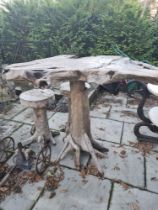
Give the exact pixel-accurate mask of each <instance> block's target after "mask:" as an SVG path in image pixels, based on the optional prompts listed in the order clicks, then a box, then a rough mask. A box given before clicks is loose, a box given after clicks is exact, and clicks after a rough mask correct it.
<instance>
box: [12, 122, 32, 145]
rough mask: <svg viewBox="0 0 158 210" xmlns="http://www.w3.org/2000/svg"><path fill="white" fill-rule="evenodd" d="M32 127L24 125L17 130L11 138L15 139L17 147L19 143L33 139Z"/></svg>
mask: <svg viewBox="0 0 158 210" xmlns="http://www.w3.org/2000/svg"><path fill="white" fill-rule="evenodd" d="M30 130H31V126H30V125H22V126H21V127H20V128H19V129H18V130H16V131H15V132H14V133H13V134H12V135H11V136H12V137H13V138H14V141H15V145H17V143H18V142H23V141H25V140H27V139H28V138H29V137H31V134H30Z"/></svg>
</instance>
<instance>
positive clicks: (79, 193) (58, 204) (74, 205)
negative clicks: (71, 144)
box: [34, 169, 111, 210]
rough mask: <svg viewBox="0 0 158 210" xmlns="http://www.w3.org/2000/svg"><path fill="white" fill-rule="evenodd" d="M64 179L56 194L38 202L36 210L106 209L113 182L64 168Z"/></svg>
mask: <svg viewBox="0 0 158 210" xmlns="http://www.w3.org/2000/svg"><path fill="white" fill-rule="evenodd" d="M64 176H65V177H64V180H63V181H62V182H60V186H59V188H58V189H57V190H56V195H55V196H54V197H53V198H52V199H49V198H48V196H49V195H48V193H47V192H45V193H44V195H43V196H42V197H41V198H40V199H39V200H38V202H37V203H36V205H35V207H34V210H52V209H54V210H97V209H99V210H106V209H107V206H108V200H109V195H110V189H111V183H110V181H108V180H100V179H98V178H97V177H94V176H90V175H89V176H87V177H86V178H85V179H83V178H82V177H81V176H80V174H79V172H75V171H73V170H69V169H64Z"/></svg>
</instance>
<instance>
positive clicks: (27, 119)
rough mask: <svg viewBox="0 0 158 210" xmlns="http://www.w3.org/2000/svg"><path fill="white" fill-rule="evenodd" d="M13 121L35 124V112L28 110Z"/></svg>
mask: <svg viewBox="0 0 158 210" xmlns="http://www.w3.org/2000/svg"><path fill="white" fill-rule="evenodd" d="M12 120H15V121H18V122H23V123H29V124H33V110H32V109H31V108H28V109H26V110H24V111H23V112H21V113H20V114H18V115H17V116H15V117H13V118H12Z"/></svg>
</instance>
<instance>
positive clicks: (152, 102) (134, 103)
mask: <svg viewBox="0 0 158 210" xmlns="http://www.w3.org/2000/svg"><path fill="white" fill-rule="evenodd" d="M139 101H140V100H138V99H137V100H136V99H133V98H127V107H128V108H135V109H137V107H138V104H139V103H140V102H139ZM154 106H158V99H157V97H155V96H150V98H148V99H147V100H146V103H145V105H144V110H149V109H150V108H152V107H154Z"/></svg>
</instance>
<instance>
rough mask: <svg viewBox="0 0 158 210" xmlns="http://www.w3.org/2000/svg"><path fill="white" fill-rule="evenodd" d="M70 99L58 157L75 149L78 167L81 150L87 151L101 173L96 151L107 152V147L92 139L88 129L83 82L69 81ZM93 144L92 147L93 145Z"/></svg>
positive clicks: (86, 98)
mask: <svg viewBox="0 0 158 210" xmlns="http://www.w3.org/2000/svg"><path fill="white" fill-rule="evenodd" d="M70 90H71V92H70V100H71V104H70V107H69V122H68V124H69V129H67V137H66V143H65V145H64V148H63V150H62V152H61V153H60V159H61V157H62V158H63V157H64V156H65V155H66V153H67V152H68V151H70V150H74V151H75V165H76V167H77V168H80V154H81V150H82V151H86V152H88V153H89V154H90V155H91V157H92V159H93V160H94V164H95V165H96V167H97V169H98V171H99V173H101V174H102V169H101V167H100V165H99V162H98V159H97V156H96V153H98V154H99V155H102V156H103V155H104V154H103V153H102V152H100V151H103V152H107V151H108V149H106V148H103V147H102V146H101V145H100V144H98V143H96V142H95V141H94V140H93V139H92V135H91V130H90V118H89V101H88V94H87V90H86V88H85V84H84V82H81V81H74V82H70ZM93 145H94V147H93Z"/></svg>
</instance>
